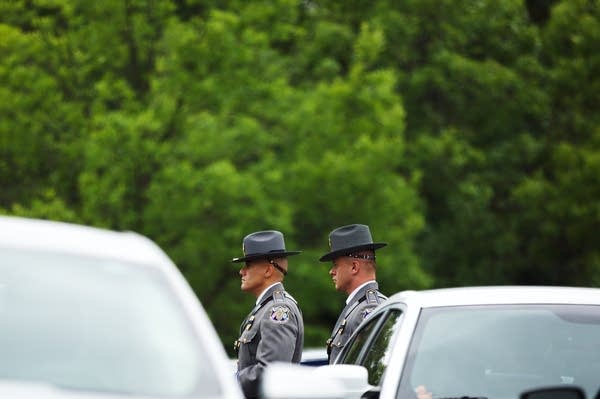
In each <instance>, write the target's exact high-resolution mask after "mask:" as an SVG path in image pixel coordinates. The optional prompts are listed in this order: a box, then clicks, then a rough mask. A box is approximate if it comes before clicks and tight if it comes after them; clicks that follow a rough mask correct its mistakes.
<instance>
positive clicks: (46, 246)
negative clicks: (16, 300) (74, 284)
mask: <svg viewBox="0 0 600 399" xmlns="http://www.w3.org/2000/svg"><path fill="white" fill-rule="evenodd" d="M0 247H8V248H17V249H23V250H30V251H48V252H59V253H69V254H73V255H86V256H92V257H97V258H114V259H120V260H123V261H130V262H134V263H143V264H146V265H158V264H161V263H164V262H165V261H166V262H169V263H170V261H169V260H168V258H167V257H166V256H165V254H164V253H163V252H162V251H161V250H160V249H159V248H158V246H157V245H156V244H155V243H154V242H152V241H151V240H149V239H148V238H146V237H144V236H142V235H140V234H137V233H134V232H116V231H111V230H105V229H101V228H95V227H90V226H83V225H76V224H70V223H64V222H56V221H49V220H40V219H28V218H22V217H15V216H0Z"/></svg>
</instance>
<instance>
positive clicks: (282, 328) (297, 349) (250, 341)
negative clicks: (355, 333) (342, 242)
mask: <svg viewBox="0 0 600 399" xmlns="http://www.w3.org/2000/svg"><path fill="white" fill-rule="evenodd" d="M243 251H244V256H242V257H239V258H234V259H232V262H245V264H244V266H242V268H241V269H240V276H241V279H242V282H241V289H242V291H244V292H248V293H251V294H253V295H254V296H256V304H255V306H254V308H253V309H252V310H251V311H250V313H249V314H248V316H247V317H246V319H245V320H244V321H243V322H242V325H241V326H240V337H239V338H238V339H237V340H236V341H235V344H234V347H235V350H236V352H237V354H238V371H237V377H238V381H239V382H240V385H241V387H242V391H243V392H244V395H245V396H246V397H247V398H255V397H257V396H258V394H259V392H258V389H259V384H260V378H261V374H262V372H263V370H264V368H265V367H266V366H267V364H268V363H270V362H274V361H281V362H291V363H299V362H300V359H301V357H302V347H303V344H304V321H303V319H302V313H301V312H300V309H299V308H298V304H297V302H296V300H295V299H294V298H292V296H291V295H290V294H288V293H287V292H286V291H285V289H284V287H283V278H284V276H285V275H286V274H287V270H288V260H287V257H288V256H290V255H296V254H298V253H300V252H299V251H286V249H285V243H284V240H283V234H281V233H280V232H279V231H275V230H268V231H259V232H256V233H252V234H249V235H247V236H246V237H244V241H243Z"/></svg>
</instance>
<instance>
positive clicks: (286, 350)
mask: <svg viewBox="0 0 600 399" xmlns="http://www.w3.org/2000/svg"><path fill="white" fill-rule="evenodd" d="M272 316H273V314H272V312H270V311H267V312H264V316H263V319H262V320H261V323H260V334H257V335H260V337H261V339H260V342H259V343H258V348H257V350H256V364H255V365H252V366H249V367H246V368H244V369H242V370H240V371H239V374H238V379H239V381H240V385H241V387H242V390H243V392H244V394H245V395H246V397H252V396H257V395H258V384H259V380H260V376H261V375H262V372H263V370H264V368H265V367H266V365H267V364H268V363H271V362H274V361H283V362H291V361H292V357H293V355H294V348H295V345H296V337H297V335H298V320H297V319H296V317H295V315H293V314H292V312H291V311H290V313H289V319H288V320H286V321H282V320H277V319H278V318H277V317H272ZM274 319H275V320H274Z"/></svg>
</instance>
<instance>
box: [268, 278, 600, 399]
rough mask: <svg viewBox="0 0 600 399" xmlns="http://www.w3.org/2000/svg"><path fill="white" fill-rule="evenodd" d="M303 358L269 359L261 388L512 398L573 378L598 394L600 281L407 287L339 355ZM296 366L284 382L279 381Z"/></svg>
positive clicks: (295, 394) (310, 394) (294, 394)
mask: <svg viewBox="0 0 600 399" xmlns="http://www.w3.org/2000/svg"><path fill="white" fill-rule="evenodd" d="M297 367H298V366H297ZM297 367H296V368H295V371H293V370H292V368H291V366H287V365H282V364H277V365H274V366H273V367H269V368H267V370H266V373H265V377H264V380H263V386H262V389H263V392H264V395H265V397H267V398H300V397H302V398H359V397H366V398H377V397H379V398H385V399H391V398H394V399H415V398H417V397H419V398H428V397H429V398H431V397H432V398H434V399H435V398H489V399H508V398H511V399H515V398H518V397H519V395H520V394H521V393H523V392H525V391H529V390H532V389H535V388H539V387H553V386H573V385H577V386H579V387H581V388H583V390H584V391H585V393H586V395H587V397H589V398H593V397H595V395H596V392H597V391H598V389H599V387H600V289H595V288H568V287H525V286H518V287H471V288H466V287H465V288H451V289H437V290H429V291H420V292H417V291H406V292H401V293H398V294H395V295H393V296H391V297H390V298H389V299H388V300H386V301H385V302H384V303H382V304H380V305H379V306H378V307H377V308H376V309H375V310H374V311H373V313H371V315H370V316H369V318H368V319H367V320H365V322H363V323H362V324H361V326H360V327H359V329H358V330H357V331H355V333H354V334H353V336H352V337H351V340H350V341H349V343H348V345H347V346H346V347H345V348H344V350H343V351H342V352H341V353H340V355H339V357H338V358H337V359H336V364H335V365H331V366H322V367H318V368H316V369H314V370H307V369H306V368H304V369H298V368H297ZM291 375H295V376H296V377H295V378H294V383H293V386H291V387H289V389H288V385H283V384H281V381H286V378H290V377H291ZM323 387H325V388H323ZM416 392H419V395H417V393H416Z"/></svg>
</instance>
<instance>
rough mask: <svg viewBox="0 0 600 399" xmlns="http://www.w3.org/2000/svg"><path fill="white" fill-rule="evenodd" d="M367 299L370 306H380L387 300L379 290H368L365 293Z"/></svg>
mask: <svg viewBox="0 0 600 399" xmlns="http://www.w3.org/2000/svg"><path fill="white" fill-rule="evenodd" d="M365 298H366V300H367V303H368V304H378V303H380V302H382V301H385V300H386V299H387V298H386V297H385V295H383V294H382V293H380V292H379V291H377V290H367V292H366V293H365Z"/></svg>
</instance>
